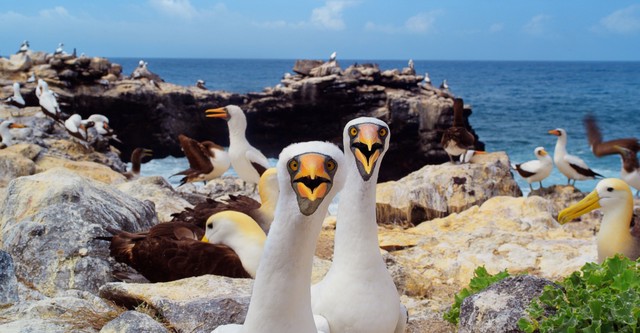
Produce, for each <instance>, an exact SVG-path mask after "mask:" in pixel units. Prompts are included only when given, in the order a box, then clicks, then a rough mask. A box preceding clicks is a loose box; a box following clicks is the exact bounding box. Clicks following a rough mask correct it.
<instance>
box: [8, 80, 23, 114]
mask: <svg viewBox="0 0 640 333" xmlns="http://www.w3.org/2000/svg"><path fill="white" fill-rule="evenodd" d="M4 102H5V103H7V104H9V105H13V106H15V107H17V108H20V109H21V108H24V107H25V106H26V103H25V101H24V98H22V94H21V93H20V83H18V82H14V83H13V96H9V97H7V99H5V100H4Z"/></svg>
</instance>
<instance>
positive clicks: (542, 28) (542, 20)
mask: <svg viewBox="0 0 640 333" xmlns="http://www.w3.org/2000/svg"><path fill="white" fill-rule="evenodd" d="M550 20H551V16H549V15H544V14H540V15H536V16H534V17H532V18H531V20H529V22H527V24H525V25H524V27H523V30H524V31H525V32H526V33H528V34H530V35H533V36H542V35H543V34H544V33H545V32H546V30H547V28H546V26H547V22H549V21H550Z"/></svg>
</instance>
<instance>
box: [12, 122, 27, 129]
mask: <svg viewBox="0 0 640 333" xmlns="http://www.w3.org/2000/svg"><path fill="white" fill-rule="evenodd" d="M26 127H27V125H23V124H18V123H12V124H9V128H26Z"/></svg>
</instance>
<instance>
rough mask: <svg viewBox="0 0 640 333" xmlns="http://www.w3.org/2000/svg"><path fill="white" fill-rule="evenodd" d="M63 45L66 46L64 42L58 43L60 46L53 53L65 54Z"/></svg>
mask: <svg viewBox="0 0 640 333" xmlns="http://www.w3.org/2000/svg"><path fill="white" fill-rule="evenodd" d="M63 47H64V44H63V43H58V47H57V48H56V50H55V51H54V52H53V55H63V54H65V52H64V49H63Z"/></svg>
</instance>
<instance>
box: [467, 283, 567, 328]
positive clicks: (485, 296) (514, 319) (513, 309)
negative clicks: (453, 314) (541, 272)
mask: <svg viewBox="0 0 640 333" xmlns="http://www.w3.org/2000/svg"><path fill="white" fill-rule="evenodd" d="M548 285H551V286H556V287H558V288H559V286H558V285H556V284H554V283H553V282H551V281H549V280H546V279H541V278H538V277H535V276H531V275H520V276H513V277H508V278H506V279H504V280H502V281H499V282H497V283H494V284H493V285H491V286H489V287H487V288H486V289H485V290H482V291H480V292H479V293H477V294H474V295H471V296H469V297H467V298H465V299H464V301H463V302H462V306H461V307H460V326H459V329H458V332H460V333H471V332H473V333H507V332H508V333H516V332H522V331H521V330H520V329H519V328H518V320H520V318H522V317H524V316H525V315H526V314H527V313H526V311H525V310H526V309H527V307H528V306H529V303H531V300H532V299H533V298H534V297H538V296H540V294H542V290H543V289H544V287H545V286H548Z"/></svg>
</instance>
